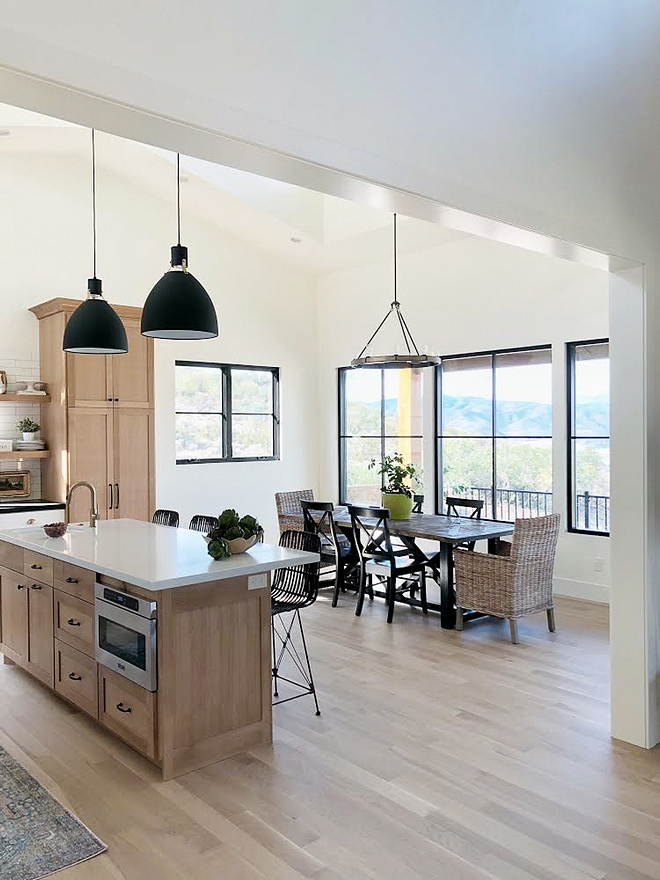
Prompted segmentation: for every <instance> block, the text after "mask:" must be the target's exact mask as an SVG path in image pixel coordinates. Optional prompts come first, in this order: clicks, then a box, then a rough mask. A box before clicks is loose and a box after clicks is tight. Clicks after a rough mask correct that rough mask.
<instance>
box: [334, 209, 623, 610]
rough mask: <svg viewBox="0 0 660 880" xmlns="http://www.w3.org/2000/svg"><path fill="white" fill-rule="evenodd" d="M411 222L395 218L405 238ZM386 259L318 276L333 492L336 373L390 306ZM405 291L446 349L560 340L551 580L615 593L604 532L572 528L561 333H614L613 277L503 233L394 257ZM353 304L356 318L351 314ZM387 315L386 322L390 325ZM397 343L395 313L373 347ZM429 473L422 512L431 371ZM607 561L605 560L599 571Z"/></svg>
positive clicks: (436, 345)
mask: <svg viewBox="0 0 660 880" xmlns="http://www.w3.org/2000/svg"><path fill="white" fill-rule="evenodd" d="M411 235H414V225H411V224H408V225H406V222H405V220H404V221H403V222H402V223H400V239H405V238H406V237H409V236H411ZM391 290H392V263H391V261H390V260H386V261H383V262H381V263H378V264H370V265H366V266H361V267H359V268H355V269H348V270H344V271H340V272H335V273H331V274H327V275H324V276H322V277H321V278H320V279H319V285H318V315H319V377H320V380H319V381H320V385H319V400H320V401H324V405H323V406H322V407H321V408H320V409H319V444H320V446H319V450H320V456H319V485H320V489H321V491H322V493H323V495H324V497H328V498H335V497H336V495H337V484H338V473H337V444H336V437H337V406H336V396H337V373H336V368H337V367H338V366H346V365H348V364H349V363H350V361H351V358H352V357H355V355H356V354H357V353H358V352H359V350H360V349H361V348H362V346H363V345H364V343H365V342H366V341H367V339H368V337H369V335H371V333H372V331H373V330H374V329H375V327H376V324H377V322H378V321H379V320H380V318H381V317H382V315H383V314H385V311H386V310H387V308H388V306H389V302H390V300H391ZM399 296H400V298H401V302H402V305H403V310H404V314H405V316H406V320H407V321H408V324H409V326H410V327H411V329H412V332H413V335H414V336H415V338H416V341H417V344H418V345H419V346H420V348H423V347H424V346H428V350H429V351H433V352H436V353H439V354H441V355H442V354H445V355H449V354H460V353H462V352H464V353H467V352H476V351H488V350H493V349H498V348H515V347H518V346H528V345H548V344H550V345H552V347H553V400H554V415H553V420H554V421H553V434H554V444H553V493H554V504H555V510H556V511H557V512H559V513H561V515H562V522H563V525H564V530H563V531H562V534H561V537H560V541H559V546H558V550H557V561H556V569H555V577H556V581H555V589H556V592H557V593H559V594H564V595H571V596H577V597H580V598H586V599H591V600H595V601H605V602H607V601H609V587H610V562H609V556H610V553H609V538H604V537H593V536H590V535H577V534H569V533H568V532H566V531H565V527H566V522H567V519H566V516H567V492H566V485H567V475H566V430H567V426H566V407H565V400H566V394H565V387H566V384H565V383H566V375H565V357H564V346H565V343H566V342H570V341H577V340H581V339H596V338H602V337H606V336H607V335H608V276H607V274H606V273H604V272H600V271H599V270H597V269H589V268H586V267H584V266H577V265H575V264H573V263H568V262H566V261H565V260H559V259H557V258H555V257H547V256H542V255H540V254H534V253H531V252H529V251H524V250H521V249H519V248H513V247H508V246H506V245H502V244H498V243H496V242H489V241H485V240H484V239H478V238H473V237H466V238H463V239H461V240H460V241H457V242H453V243H448V244H446V245H441V246H439V247H434V248H430V249H428V250H425V251H420V252H417V253H407V254H404V255H402V256H400V258H399ZM349 315H350V318H348V317H347V316H349ZM386 326H387V325H386ZM388 343H391V345H392V346H393V345H395V344H397V343H398V344H399V345H400V344H401V339H400V335H399V332H398V331H397V330H396V327H395V326H394V324H393V319H392V327H391V330H390V332H389V333H385V336H384V341H383V342H382V343H381V344H380V345H376V343H374V346H373V351H374V353H379V352H385V351H390V350H392V349H388V347H387V346H388ZM424 383H425V388H424V399H425V441H424V482H425V487H424V488H425V494H426V498H427V502H426V508H427V511H432V510H433V505H434V500H433V499H434V477H435V475H434V470H433V460H434V447H433V444H434V441H433V437H434V433H435V428H434V425H433V396H434V389H433V371H432V370H428V371H426V372H425V376H424ZM599 569H600V570H599Z"/></svg>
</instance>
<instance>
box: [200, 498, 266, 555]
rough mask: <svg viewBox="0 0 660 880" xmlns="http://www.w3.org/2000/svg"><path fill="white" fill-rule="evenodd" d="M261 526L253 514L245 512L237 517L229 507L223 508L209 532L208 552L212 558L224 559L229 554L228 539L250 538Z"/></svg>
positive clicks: (256, 533) (257, 532)
mask: <svg viewBox="0 0 660 880" xmlns="http://www.w3.org/2000/svg"><path fill="white" fill-rule="evenodd" d="M261 530H262V529H261V526H260V525H259V522H258V520H257V519H256V517H254V516H250V515H249V514H246V516H243V517H239V515H238V513H237V512H236V511H235V510H233V509H232V508H231V507H229V508H227V510H223V511H222V513H221V514H220V516H219V517H218V522H217V525H216V526H214V528H212V529H211V531H210V532H209V535H208V538H209V553H210V555H211V556H212V557H213V558H214V559H226V558H227V556H231V553H230V551H229V543H228V542H229V541H233V540H235V539H236V538H245V539H247V538H251V537H252V536H253V535H258V534H259V532H260V531H261Z"/></svg>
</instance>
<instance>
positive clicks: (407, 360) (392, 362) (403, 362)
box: [351, 214, 440, 368]
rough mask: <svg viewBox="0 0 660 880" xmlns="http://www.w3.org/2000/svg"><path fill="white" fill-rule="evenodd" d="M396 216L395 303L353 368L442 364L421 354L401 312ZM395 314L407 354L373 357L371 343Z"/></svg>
mask: <svg viewBox="0 0 660 880" xmlns="http://www.w3.org/2000/svg"><path fill="white" fill-rule="evenodd" d="M396 268H397V267H396V214H395V215H394V302H392V303H391V304H390V308H389V311H388V312H387V313H386V315H385V317H384V318H383V320H382V321H381V322H380V324H379V325H378V327H376V329H375V330H374V332H373V333H372V334H371V337H370V338H369V341H368V342H367V344H366V345H365V346H364V348H363V349H362V351H361V352H360V354H359V355H358V356H357V357H356V358H353V360H352V361H351V366H352V367H381V368H383V367H432V366H435V364H438V363H440V358H439V357H437V355H433V354H420V353H419V349H418V348H417V343H416V342H415V340H414V339H413V335H412V333H411V332H410V329H409V327H408V324H407V323H406V319H405V318H404V317H403V312H402V311H401V303H400V302H399V298H398V296H397V285H396V282H397V277H396V276H397V272H396ZM392 314H395V315H396V317H397V319H398V321H399V327H400V328H401V335H402V336H403V341H404V343H405V346H406V352H405V353H404V354H382V355H371V354H368V350H369V347H370V345H371V343H372V342H373V341H374V339H375V338H376V336H377V335H378V333H379V331H380V329H381V328H382V326H383V324H385V322H386V321H387V319H388V318H389V317H390V315H392Z"/></svg>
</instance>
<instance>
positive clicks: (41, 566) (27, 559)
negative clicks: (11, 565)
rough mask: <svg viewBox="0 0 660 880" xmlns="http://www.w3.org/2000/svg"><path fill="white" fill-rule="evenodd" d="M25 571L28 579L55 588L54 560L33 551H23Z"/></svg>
mask: <svg viewBox="0 0 660 880" xmlns="http://www.w3.org/2000/svg"><path fill="white" fill-rule="evenodd" d="M23 571H24V572H25V574H26V575H27V576H28V577H33V578H36V579H37V580H39V581H41V583H42V584H48V585H49V586H51V587H52V586H53V560H52V559H51V558H50V556H43V555H42V554H41V553H35V552H34V551H33V550H24V551H23Z"/></svg>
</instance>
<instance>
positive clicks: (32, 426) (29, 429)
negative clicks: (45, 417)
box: [16, 417, 41, 434]
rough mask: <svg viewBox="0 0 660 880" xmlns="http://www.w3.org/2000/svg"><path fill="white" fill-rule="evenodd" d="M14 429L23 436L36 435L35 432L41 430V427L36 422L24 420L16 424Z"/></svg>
mask: <svg viewBox="0 0 660 880" xmlns="http://www.w3.org/2000/svg"><path fill="white" fill-rule="evenodd" d="M16 427H17V428H18V430H19V431H21V432H22V433H23V434H36V432H37V431H38V430H39V429H40V428H41V425H38V424H37V423H36V422H33V421H32V419H29V418H27V417H26V418H24V419H21V420H20V421H19V422H16Z"/></svg>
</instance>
